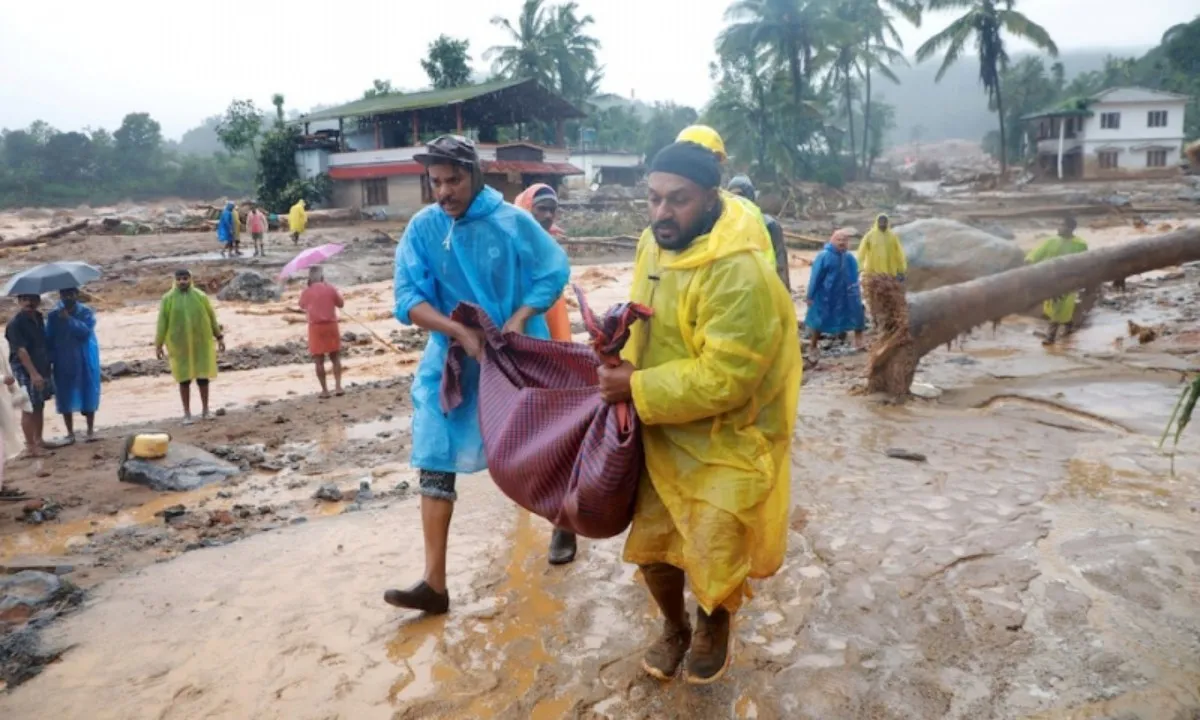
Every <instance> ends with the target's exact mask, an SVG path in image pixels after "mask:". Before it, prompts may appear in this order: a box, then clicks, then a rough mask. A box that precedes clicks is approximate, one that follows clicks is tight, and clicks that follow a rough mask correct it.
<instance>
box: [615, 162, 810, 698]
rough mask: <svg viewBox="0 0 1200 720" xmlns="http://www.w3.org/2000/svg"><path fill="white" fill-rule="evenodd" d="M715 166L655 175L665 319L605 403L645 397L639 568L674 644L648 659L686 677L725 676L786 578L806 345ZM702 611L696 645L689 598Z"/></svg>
mask: <svg viewBox="0 0 1200 720" xmlns="http://www.w3.org/2000/svg"><path fill="white" fill-rule="evenodd" d="M720 179H721V173H720V167H719V165H718V163H717V161H716V157H715V156H714V155H713V154H712V153H711V152H709V151H707V150H705V149H703V148H701V147H699V146H697V145H695V144H693V143H687V142H682V143H675V144H674V145H670V146H668V147H667V148H665V149H664V150H663V151H662V152H660V153H659V154H658V155H657V156H656V157H655V158H654V161H653V163H652V165H651V172H650V176H649V182H650V220H651V226H650V228H648V229H647V230H646V231H645V232H644V233H642V237H641V240H640V242H639V243H638V250H637V259H636V264H635V266H634V278H633V287H632V290H631V293H630V296H631V298H630V299H631V300H633V301H634V302H638V303H642V304H644V305H647V306H649V307H651V308H652V309H653V311H654V315H653V317H652V318H651V319H650V320H649V321H645V322H641V323H639V324H638V325H637V326H636V327H635V328H634V329H633V334H632V336H631V338H630V342H629V343H628V345H627V346H626V348H625V351H624V353H623V357H624V358H625V362H624V363H622V364H621V365H619V366H617V367H615V368H602V369H601V371H600V391H601V396H602V397H603V398H604V399H605V400H606V401H608V402H613V403H616V402H627V401H632V403H633V406H634V408H635V409H636V410H637V412H638V414H639V416H640V418H641V421H642V440H643V445H644V450H645V463H646V467H645V471H644V472H643V474H642V479H641V485H640V487H639V489H638V499H637V506H636V509H635V511H634V518H633V526H632V528H631V530H630V533H629V538H628V540H627V542H626V544H625V560H626V561H628V562H632V563H636V564H638V565H639V566H641V570H642V575H643V577H644V578H645V581H646V585H647V587H648V588H649V590H650V593H651V595H652V596H653V597H654V600H655V602H656V603H657V604H658V606H659V608H660V609H661V610H662V613H663V616H664V619H665V627H664V630H663V634H662V635H661V636H660V637H659V638H658V640H657V641H656V642H655V643H654V644H653V645H652V646H651V648H650V649H649V651H648V652H647V653H646V656H645V658H644V659H643V663H642V665H643V667H644V668H645V670H646V671H647V672H648V673H650V674H651V675H653V676H655V677H657V678H660V679H668V678H671V677H673V676H674V675H675V674H676V672H677V671H678V670H679V667H680V666H681V665H682V664H683V661H684V657H685V655H688V652H689V649H690V656H688V663H687V668H686V675H687V680H688V682H690V683H694V684H706V683H711V682H715V681H716V680H718V679H719V678H720V677H721V676H722V675H723V674H724V672H725V670H726V668H728V666H729V663H730V661H731V659H732V648H731V644H730V637H731V632H730V625H731V620H732V616H733V615H734V614H735V613H736V612H737V610H738V608H739V607H740V606H741V604H742V601H743V600H744V599H745V598H747V597H749V596H750V588H749V585H748V579H750V578H765V577H769V576H771V575H773V574H775V572H776V571H778V569H779V567H780V565H781V564H782V563H783V558H784V552H785V550H786V545H787V517H788V507H789V506H788V497H789V483H790V476H791V442H792V429H793V427H794V424H795V418H796V404H797V400H798V398H799V393H800V379H801V378H800V374H801V364H800V340H799V337H798V335H797V327H796V311H795V307H794V306H793V304H792V301H791V297H790V296H789V295H788V293H787V291H786V290H785V289H784V287H783V284H782V283H781V282H779V279H778V276H776V274H775V268H774V264H773V263H772V262H771V261H770V260H769V259H768V258H767V256H766V253H765V251H764V250H763V243H762V239H761V238H762V236H763V235H765V232H764V230H763V227H762V222H761V220H760V219H759V218H758V217H757V216H755V215H754V214H753V213H751V212H750V211H749V210H748V209H747V207H746V206H745V205H744V204H742V203H741V202H738V201H736V200H731V199H729V198H728V197H726V196H725V195H724V194H722V193H721V192H720V191H719V185H720ZM685 585H688V586H690V587H691V590H692V594H693V595H695V597H696V601H697V604H698V606H699V607H698V609H697V612H696V620H697V627H696V632H695V635H694V636H693V633H692V627H691V623H690V622H689V621H688V617H687V613H686V610H685V605H684V596H683V593H684V587H685Z"/></svg>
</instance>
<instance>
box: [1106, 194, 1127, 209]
mask: <svg viewBox="0 0 1200 720" xmlns="http://www.w3.org/2000/svg"><path fill="white" fill-rule="evenodd" d="M1104 202H1106V203H1108V204H1109V205H1112V206H1113V207H1125V206H1127V205H1129V202H1130V201H1129V196H1128V195H1120V194H1117V193H1114V194H1112V195H1109V196H1108V197H1106V198H1104Z"/></svg>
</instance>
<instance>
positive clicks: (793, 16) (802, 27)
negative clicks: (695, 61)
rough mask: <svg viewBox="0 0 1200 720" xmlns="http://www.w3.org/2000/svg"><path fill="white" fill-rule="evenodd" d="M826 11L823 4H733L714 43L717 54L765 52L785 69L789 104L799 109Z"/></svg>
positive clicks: (791, 0)
mask: <svg viewBox="0 0 1200 720" xmlns="http://www.w3.org/2000/svg"><path fill="white" fill-rule="evenodd" d="M829 10H830V5H829V3H828V2H826V1H825V0H735V2H734V3H733V4H732V5H730V6H729V9H728V10H726V11H725V19H726V20H727V21H728V22H730V23H732V24H731V25H729V27H727V28H725V30H723V31H722V32H721V35H720V36H719V37H718V39H717V50H718V53H719V54H721V55H722V56H726V57H732V56H735V55H737V54H738V53H739V52H741V51H742V49H744V48H748V47H754V48H767V49H769V50H770V53H771V59H772V60H773V61H774V62H775V63H776V64H777V65H778V66H780V67H786V68H787V69H788V77H789V78H790V79H791V84H792V102H793V103H795V104H797V105H799V104H800V101H801V98H802V97H803V94H804V90H805V88H807V87H808V84H809V82H810V81H811V80H812V74H813V72H814V70H815V68H814V66H813V58H814V56H815V55H816V53H817V50H818V48H819V47H820V38H821V35H822V32H823V30H824V28H825V27H826V26H827V23H828V20H829Z"/></svg>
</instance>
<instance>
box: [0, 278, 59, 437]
mask: <svg viewBox="0 0 1200 720" xmlns="http://www.w3.org/2000/svg"><path fill="white" fill-rule="evenodd" d="M17 303H18V304H19V306H20V308H21V310H20V312H18V313H17V314H16V315H14V316H13V318H12V320H9V321H8V327H7V328H5V330H4V337H5V339H7V340H8V350H9V352H8V362H9V365H10V366H11V367H12V374H13V378H15V379H16V381H17V384H18V385H20V386H21V387H23V388H25V392H27V393H29V401H30V405H31V406H32V407H31V409H30V410H29V411H27V412H24V413H22V415H21V429H22V430H24V431H25V447H26V448H28V450H29V457H35V458H36V457H42V456H43V455H44V454H45V449H46V444H45V442H44V440H43V438H42V433H43V431H44V428H45V422H46V418H45V408H46V401H47V400H49V399H50V398H52V397H54V377H53V375H52V374H51V369H50V367H51V366H50V353H49V351H48V349H47V347H46V320H45V318H44V317H43V316H42V311H41V310H40V307H41V304H42V297H41V295H38V294H36V293H21V294H19V295H17Z"/></svg>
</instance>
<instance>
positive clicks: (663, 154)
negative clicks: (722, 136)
mask: <svg viewBox="0 0 1200 720" xmlns="http://www.w3.org/2000/svg"><path fill="white" fill-rule="evenodd" d="M650 172H662V173H670V174H672V175H678V176H680V177H684V178H687V179H688V180H691V181H692V182H694V183H696V184H697V185H699V186H700V187H702V188H704V189H705V190H712V189H714V188H717V187H720V185H721V164H720V163H719V162H718V161H717V156H716V155H714V154H713V152H712V150H709V149H708V148H706V147H704V146H703V145H697V144H696V143H693V142H677V143H673V144H671V145H668V146H666V147H665V148H663V149H662V150H659V151H658V154H657V155H655V156H654V160H653V161H652V162H651V163H650Z"/></svg>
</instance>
